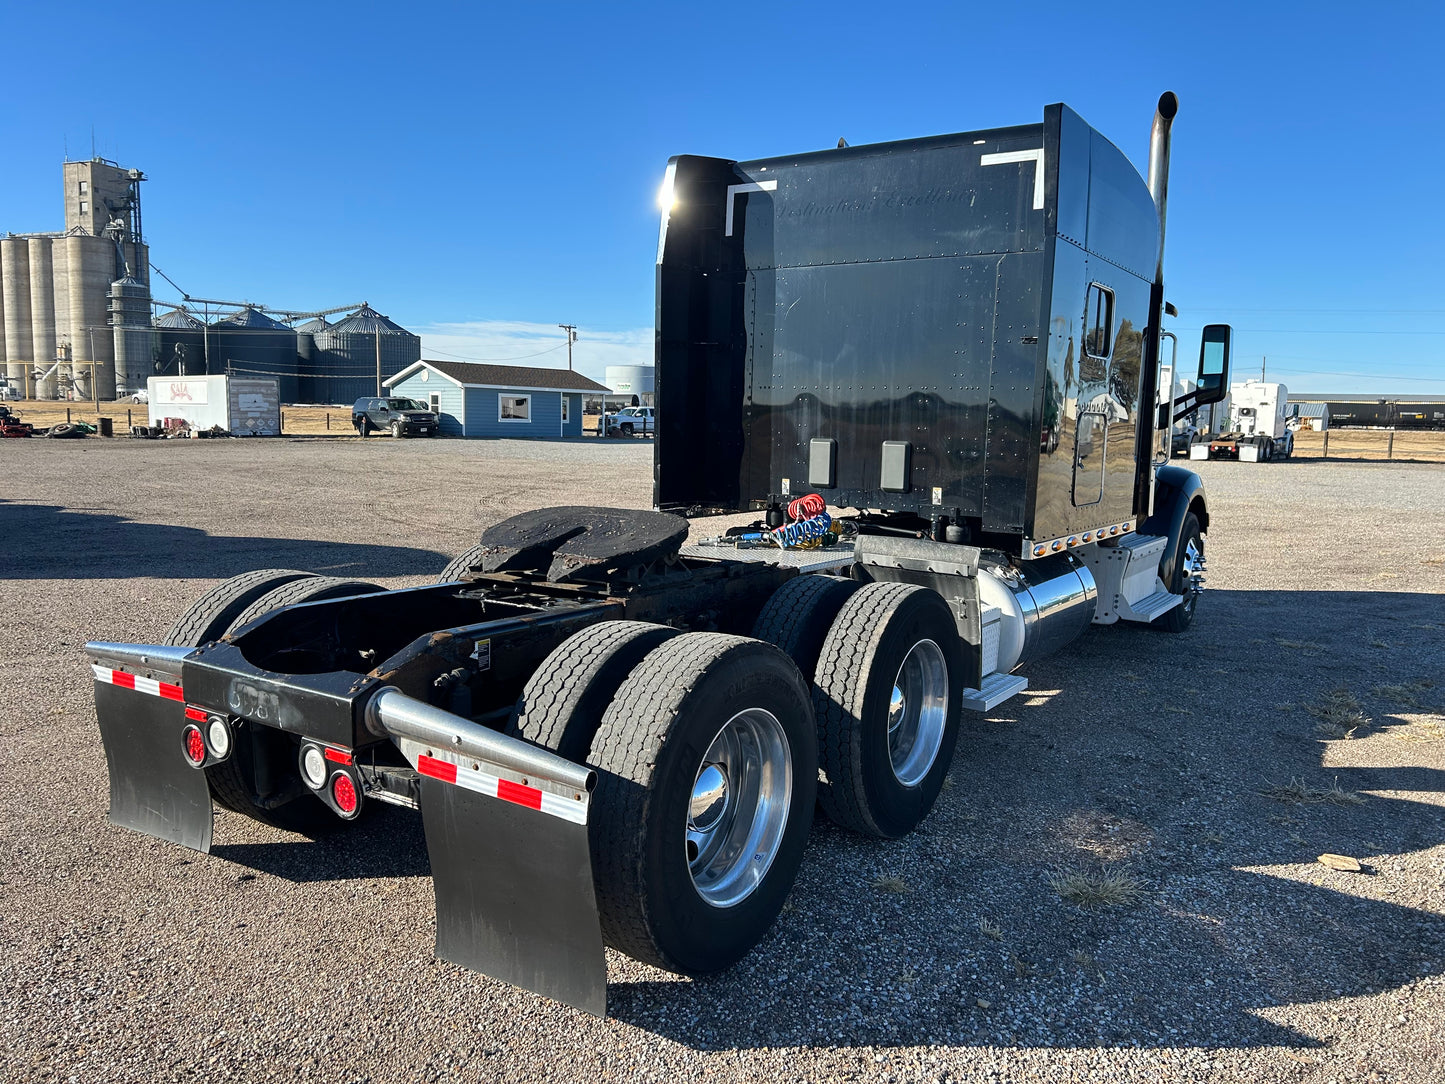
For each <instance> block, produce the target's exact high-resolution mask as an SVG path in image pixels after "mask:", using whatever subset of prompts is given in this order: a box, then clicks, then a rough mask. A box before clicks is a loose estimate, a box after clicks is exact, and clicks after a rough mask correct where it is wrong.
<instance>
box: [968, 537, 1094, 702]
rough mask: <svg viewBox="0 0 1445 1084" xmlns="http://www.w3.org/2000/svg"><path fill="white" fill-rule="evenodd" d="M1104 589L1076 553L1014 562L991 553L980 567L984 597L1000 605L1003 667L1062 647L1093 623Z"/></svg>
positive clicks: (999, 669)
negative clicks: (998, 557) (1023, 562)
mask: <svg viewBox="0 0 1445 1084" xmlns="http://www.w3.org/2000/svg"><path fill="white" fill-rule="evenodd" d="M1097 594H1098V591H1097V589H1096V587H1095V585H1094V576H1093V574H1092V573H1091V572H1090V571H1089V569H1088V568H1087V566H1085V565H1084V564H1083V563H1082V562H1080V561H1079V560H1077V559H1076V558H1075V557H1074V555H1073V554H1071V553H1060V554H1055V555H1052V556H1049V557H1041V558H1038V559H1037V560H1033V561H1029V562H1027V564H1024V565H1022V566H1020V565H1011V564H1007V563H1005V562H1004V561H1002V560H999V561H991V560H989V559H988V557H987V556H985V558H984V559H983V560H982V561H980V563H979V567H978V596H979V602H980V603H981V604H982V605H983V606H984V607H985V608H993V609H997V610H998V611H999V612H1000V613H1001V614H1002V618H1001V620H1000V622H999V643H998V662H997V672H998V673H1005V674H1006V673H1008V672H1009V671H1010V670H1012V669H1013V668H1014V667H1016V666H1018V665H1019V664H1020V663H1023V662H1027V661H1029V660H1030V659H1037V658H1040V657H1042V656H1044V655H1048V654H1050V653H1051V652H1054V651H1057V650H1059V648H1061V647H1063V646H1064V645H1065V644H1067V643H1069V642H1070V641H1071V640H1073V639H1074V638H1075V637H1076V636H1078V635H1079V634H1080V633H1082V632H1083V631H1084V630H1085V629H1086V628H1088V627H1089V624H1090V622H1092V621H1093V619H1094V603H1095V598H1096V596H1097Z"/></svg>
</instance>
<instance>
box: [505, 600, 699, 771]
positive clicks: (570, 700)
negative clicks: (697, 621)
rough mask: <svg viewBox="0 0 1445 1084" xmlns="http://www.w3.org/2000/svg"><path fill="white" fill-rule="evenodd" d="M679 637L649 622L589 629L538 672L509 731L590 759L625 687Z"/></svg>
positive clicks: (560, 752) (569, 756)
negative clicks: (608, 714)
mask: <svg viewBox="0 0 1445 1084" xmlns="http://www.w3.org/2000/svg"><path fill="white" fill-rule="evenodd" d="M678 635H681V634H680V633H679V632H678V630H677V629H674V628H670V627H668V626H667V625H654V624H650V623H647V622H643V621H602V622H599V623H598V624H596V625H589V626H588V627H587V628H585V629H583V630H582V631H581V632H579V633H576V634H575V635H573V636H571V637H569V638H568V639H567V640H565V641H564V642H563V643H562V644H561V645H560V646H559V647H558V648H557V649H556V650H555V651H554V652H552V654H550V655H548V656H547V658H546V659H545V660H544V661H543V663H542V665H541V666H539V667H538V668H537V669H536V670H535V671H534V672H533V674H532V676H531V677H530V678H529V679H528V680H527V685H526V688H524V689H523V690H522V698H521V700H520V701H519V702H518V703H519V710H518V714H517V716H516V718H514V719H513V720H512V723H511V725H510V726H509V730H510V731H511V732H512V733H514V734H516V735H518V736H520V737H522V738H525V739H527V740H528V741H530V742H534V743H536V744H537V745H540V746H542V747H543V748H545V749H550V750H552V751H553V752H554V753H557V754H558V755H559V756H563V757H566V758H567V759H568V760H577V761H582V760H586V759H587V756H588V753H589V750H590V749H591V746H592V739H593V737H594V736H595V734H596V732H597V729H598V728H599V727H600V726H601V722H602V717H603V716H604V715H605V714H606V711H607V708H608V706H609V705H610V704H611V703H612V700H613V697H614V696H615V695H616V694H617V690H618V689H619V688H620V687H621V685H622V683H623V682H624V681H625V680H626V679H627V677H628V675H629V674H630V673H631V672H632V671H633V670H634V669H636V667H637V666H638V665H639V664H640V663H641V662H642V660H643V659H644V658H645V657H646V656H647V655H648V653H649V652H651V651H652V649H653V648H655V647H657V646H658V645H660V644H662V643H663V642H664V641H666V640H669V639H671V638H672V637H674V636H678Z"/></svg>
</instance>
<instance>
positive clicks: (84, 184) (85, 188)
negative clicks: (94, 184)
mask: <svg viewBox="0 0 1445 1084" xmlns="http://www.w3.org/2000/svg"><path fill="white" fill-rule="evenodd" d="M89 191H90V182H89V181H81V182H80V194H81V195H82V196H83V195H85V194H86V193H87V192H89Z"/></svg>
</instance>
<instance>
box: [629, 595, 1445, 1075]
mask: <svg viewBox="0 0 1445 1084" xmlns="http://www.w3.org/2000/svg"><path fill="white" fill-rule="evenodd" d="M1205 604H1206V605H1205V607H1204V608H1203V609H1202V610H1201V612H1200V616H1199V619H1198V620H1197V621H1196V623H1195V625H1194V627H1193V628H1192V629H1191V630H1190V631H1189V632H1188V633H1186V634H1184V635H1183V636H1180V637H1173V636H1168V635H1166V634H1162V633H1156V632H1154V631H1153V630H1150V629H1142V628H1137V627H1132V626H1117V627H1115V628H1112V629H1101V630H1096V633H1095V635H1092V636H1086V637H1084V638H1083V639H1082V640H1080V641H1077V642H1076V643H1075V645H1073V647H1071V648H1070V649H1069V650H1067V651H1065V652H1063V653H1061V654H1060V655H1058V656H1056V657H1054V658H1052V659H1049V660H1045V661H1044V662H1043V663H1042V664H1035V665H1034V666H1032V667H1031V668H1030V669H1029V675H1028V676H1029V678H1030V685H1031V689H1030V692H1028V693H1025V694H1024V695H1022V696H1020V697H1018V698H1016V699H1015V701H1011V702H1009V703H1006V704H1003V705H1000V707H999V708H998V709H996V710H995V711H994V712H993V713H992V714H991V715H990V716H989V718H988V719H987V720H984V721H978V722H973V723H970V722H968V721H967V720H966V721H965V730H964V734H963V737H962V738H961V739H960V743H959V750H958V753H957V755H956V757H955V760H954V766H953V769H952V772H951V786H950V787H949V789H947V790H946V791H945V792H944V794H943V796H942V798H941V799H940V802H939V804H938V806H937V807H936V809H935V811H934V813H933V815H932V816H931V817H930V818H929V820H928V821H927V822H925V824H924V825H923V827H922V828H921V830H920V831H919V832H917V833H915V834H914V835H913V836H911V837H909V838H908V839H905V840H901V841H897V842H893V843H875V842H873V841H867V840H863V839H860V838H858V837H856V836H852V835H850V834H848V833H845V832H842V831H839V830H837V829H835V828H833V827H832V826H831V825H827V824H820V825H819V826H818V827H815V829H814V831H813V838H812V841H811V844H810V849H809V852H808V856H807V858H806V859H805V864H804V869H803V872H802V875H801V876H800V878H799V881H798V884H797V886H796V888H795V889H794V892H793V895H792V897H791V899H790V901H789V905H788V910H785V912H784V914H783V915H782V917H781V919H780V920H779V922H778V924H777V926H776V927H775V928H774V930H773V931H772V933H771V934H770V935H769V937H768V938H767V939H766V940H765V941H764V943H763V944H762V945H761V946H759V948H758V949H757V950H756V951H755V952H753V953H752V954H751V955H750V956H749V957H747V958H746V959H745V960H744V961H743V962H742V963H741V964H740V965H739V966H738V967H736V968H734V969H733V970H731V971H729V972H727V973H725V974H723V975H720V976H716V977H713V978H709V979H703V980H697V981H688V980H686V979H677V978H674V977H672V976H667V975H664V974H662V973H660V972H652V973H651V975H652V976H655V977H653V978H648V979H645V980H644V981H637V982H615V981H614V983H613V985H612V987H611V990H610V1002H611V1013H612V1015H614V1016H615V1017H617V1018H619V1019H621V1020H624V1021H626V1022H628V1023H630V1024H632V1025H634V1026H636V1027H639V1028H642V1029H644V1030H647V1031H652V1032H656V1033H658V1034H660V1035H664V1036H666V1037H667V1038H669V1039H673V1040H675V1041H677V1042H680V1043H684V1044H686V1045H688V1046H690V1047H694V1048H697V1049H705V1050H726V1049H744V1048H757V1047H773V1046H819V1045H821V1046H848V1047H856V1046H859V1045H871V1046H874V1047H881V1048H885V1049H884V1050H882V1051H880V1052H879V1054H878V1056H879V1057H881V1058H882V1061H883V1062H884V1063H886V1061H887V1057H888V1055H887V1051H886V1048H889V1047H895V1046H918V1045H934V1046H940V1045H941V1046H964V1047H966V1046H977V1045H1007V1046H1015V1047H1037V1048H1056V1047H1081V1046H1082V1047H1088V1046H1099V1047H1123V1046H1143V1047H1157V1046H1171V1047H1197V1048H1205V1049H1220V1048H1237V1047H1256V1046H1264V1045H1283V1046H1286V1047H1293V1048H1296V1049H1301V1050H1302V1053H1301V1055H1300V1056H1301V1058H1304V1059H1308V1058H1309V1054H1308V1051H1307V1049H1305V1048H1310V1047H1320V1046H1326V1045H1328V1044H1329V1043H1330V1041H1331V1038H1330V1035H1329V1030H1330V1024H1329V1020H1330V1014H1331V1013H1340V1014H1345V1015H1349V1014H1352V1013H1360V1012H1365V1013H1370V1012H1375V1013H1378V1014H1379V1016H1380V1019H1379V1026H1380V1027H1381V1028H1382V1029H1383V1028H1384V1027H1385V1026H1386V1025H1387V1024H1388V1023H1392V1022H1393V1020H1394V1016H1395V1014H1396V1013H1397V1012H1399V1011H1402V1010H1401V1009H1399V1008H1397V1007H1396V1006H1395V1004H1394V1002H1393V1001H1390V1002H1389V1004H1388V1005H1387V1006H1384V1007H1379V1005H1378V1002H1377V1003H1376V1007H1374V1008H1373V1009H1372V1008H1370V1007H1369V1006H1362V1005H1359V1004H1351V1003H1349V1002H1344V1001H1341V1003H1339V1004H1337V1005H1332V1006H1321V1005H1319V1004H1317V1003H1320V1002H1328V1001H1332V1000H1336V999H1347V998H1355V997H1368V996H1369V995H1372V994H1378V993H1382V992H1386V991H1390V990H1392V989H1396V988H1398V987H1400V986H1402V985H1404V984H1406V983H1409V982H1411V981H1414V980H1416V979H1419V978H1422V977H1426V976H1436V975H1441V974H1445V916H1442V914H1441V906H1442V899H1441V892H1440V887H1439V875H1438V866H1439V863H1440V851H1439V850H1438V848H1439V847H1440V846H1441V844H1442V843H1445V808H1442V806H1445V798H1442V796H1445V770H1442V769H1441V767H1438V766H1430V765H1432V764H1433V765H1440V764H1441V763H1442V759H1441V753H1440V750H1441V748H1442V745H1445V733H1442V731H1445V681H1442V682H1441V684H1440V685H1436V686H1426V685H1424V684H1422V682H1423V681H1429V680H1430V678H1429V677H1428V675H1430V674H1434V675H1436V680H1439V674H1440V668H1439V662H1438V660H1439V659H1440V658H1441V657H1442V656H1445V618H1442V617H1441V610H1440V597H1439V596H1438V595H1426V594H1403V593H1384V592H1379V593H1376V592H1253V591H1210V592H1209V594H1208V595H1207V596H1206V599H1205ZM1300 615H1309V620H1308V623H1307V624H1304V623H1303V622H1302V621H1301V617H1300ZM1302 627H1303V628H1304V631H1301V629H1302ZM1372 644H1379V645H1384V646H1378V647H1377V646H1371V645H1372ZM1431 660H1434V661H1433V663H1432V661H1431ZM1337 690H1343V691H1344V692H1347V693H1349V694H1350V695H1351V696H1352V697H1353V698H1354V699H1355V700H1356V701H1357V703H1358V705H1359V710H1360V711H1361V712H1362V714H1363V715H1364V716H1366V717H1367V718H1368V722H1364V723H1361V724H1360V725H1359V726H1358V728H1357V729H1356V730H1355V731H1354V735H1353V736H1352V737H1351V738H1349V739H1330V738H1328V737H1327V736H1326V734H1325V733H1324V728H1326V727H1329V726H1333V725H1334V720H1332V719H1331V718H1329V717H1328V716H1326V715H1321V714H1318V712H1323V711H1324V710H1325V708H1326V707H1328V706H1329V704H1331V703H1335V701H1334V700H1331V698H1330V696H1329V694H1331V693H1333V692H1335V691H1337ZM1402 697H1403V698H1405V699H1406V700H1413V701H1414V703H1413V704H1402V703H1401V702H1400V699H1401V698H1402ZM1392 698H1393V699H1392ZM1432 712H1433V715H1432V714H1431V713H1432ZM1432 719H1433V720H1434V723H1432V722H1431V720H1432ZM1436 723H1438V724H1440V726H1439V727H1435V724H1436ZM1366 742H1369V743H1371V745H1370V748H1369V749H1368V752H1366V745H1365V744H1362V743H1366ZM1326 763H1328V764H1329V765H1330V766H1328V767H1325V766H1324V765H1325V764H1326ZM1295 784H1298V787H1296V786H1295ZM1300 788H1304V789H1300ZM1292 789H1293V790H1295V791H1296V792H1297V793H1296V796H1295V797H1292V796H1291V795H1290V793H1289V792H1290V791H1291V790H1292ZM1336 790H1338V794H1337V795H1336V794H1334V792H1335V791H1336ZM1326 792H1329V793H1330V794H1331V796H1330V797H1325V796H1324V795H1325V793H1326ZM1300 797H1302V798H1303V800H1299V798H1300ZM1430 848H1437V849H1436V850H1435V851H1434V852H1433V853H1429V854H1427V853H1423V852H1426V851H1427V850H1429V849H1430ZM1323 853H1337V854H1345V855H1351V856H1355V857H1357V858H1359V859H1360V861H1361V863H1362V866H1363V869H1362V871H1361V872H1359V873H1346V872H1335V871H1332V870H1328V869H1326V868H1325V867H1324V866H1322V865H1319V864H1318V863H1317V862H1316V858H1317V856H1318V855H1320V854H1323ZM1105 872H1111V873H1116V874H1118V875H1120V877H1121V878H1122V879H1123V882H1124V883H1125V884H1126V885H1128V886H1130V887H1132V889H1133V890H1134V891H1135V892H1136V893H1137V898H1136V899H1135V900H1133V901H1132V902H1129V903H1125V904H1122V905H1118V906H1100V907H1097V908H1093V909H1087V908H1084V907H1081V906H1078V905H1076V904H1074V903H1070V902H1068V901H1066V900H1065V899H1063V898H1061V896H1060V894H1059V892H1058V891H1057V889H1058V887H1060V886H1062V885H1063V882H1062V881H1060V880H1059V875H1060V874H1066V873H1084V874H1092V875H1099V874H1102V873H1105ZM1065 887H1066V886H1065ZM614 974H615V970H614ZM1383 1034H1388V1032H1383ZM873 1068H880V1069H881V1068H886V1065H885V1064H879V1065H876V1066H874V1067H873Z"/></svg>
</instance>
